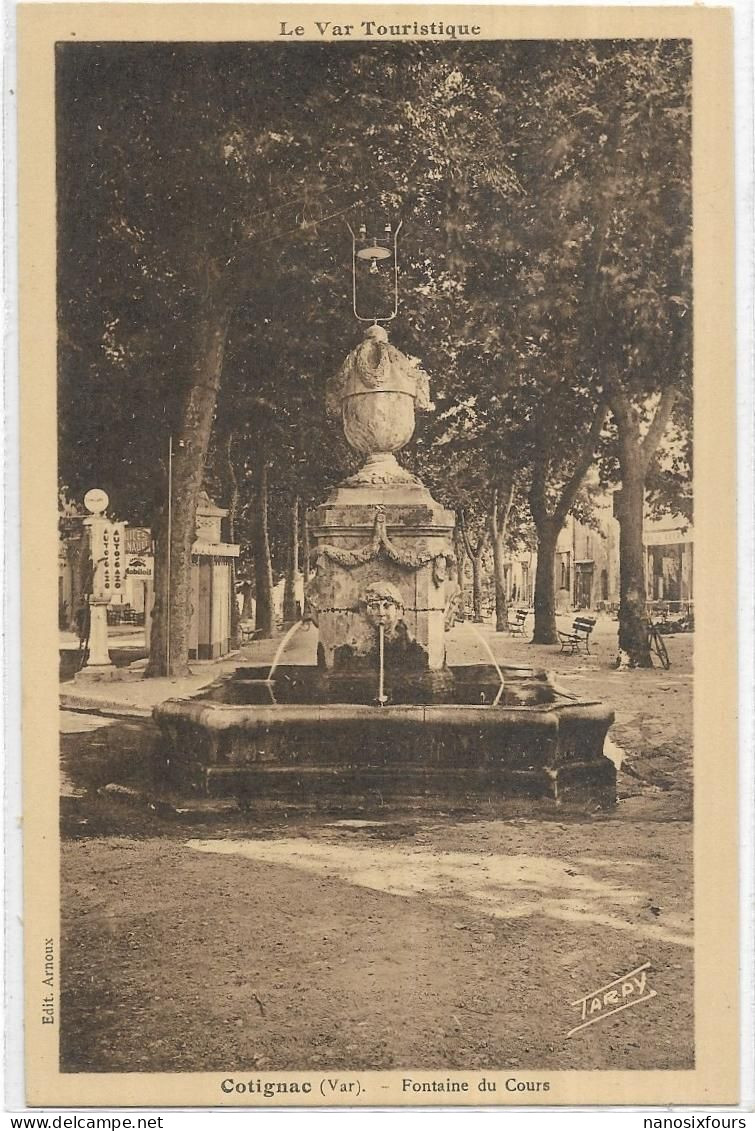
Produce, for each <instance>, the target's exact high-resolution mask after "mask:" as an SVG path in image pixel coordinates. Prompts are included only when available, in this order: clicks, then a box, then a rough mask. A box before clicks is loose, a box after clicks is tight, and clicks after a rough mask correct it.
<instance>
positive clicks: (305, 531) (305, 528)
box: [301, 507, 312, 588]
mask: <svg viewBox="0 0 755 1131" xmlns="http://www.w3.org/2000/svg"><path fill="white" fill-rule="evenodd" d="M301 540H302V547H301V550H302V563H301V568H302V574H303V577H304V586H305V588H306V586H307V585H308V584H309V577H310V563H309V556H310V554H311V552H312V551H311V549H310V545H309V515H308V513H307V508H306V507H302V517H301Z"/></svg>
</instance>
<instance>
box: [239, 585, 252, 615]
mask: <svg viewBox="0 0 755 1131" xmlns="http://www.w3.org/2000/svg"><path fill="white" fill-rule="evenodd" d="M241 592H242V593H243V595H244V603H243V605H242V606H241V619H242V620H251V619H252V616H253V615H254V589H253V587H252V584H251V582H250V581H245V582H244V583H243V585H242V586H241Z"/></svg>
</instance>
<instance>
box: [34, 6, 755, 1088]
mask: <svg viewBox="0 0 755 1131" xmlns="http://www.w3.org/2000/svg"><path fill="white" fill-rule="evenodd" d="M18 17H19V18H18V23H19V91H18V96H19V129H18V134H19V138H20V154H19V175H20V187H19V199H20V226H19V235H20V249H21V264H20V280H21V284H20V319H21V325H20V344H21V414H22V421H21V453H22V454H21V465H22V466H21V482H22V524H23V525H22V530H23V535H22V539H23V541H22V577H23V597H22V599H23V640H24V656H23V673H24V675H23V678H24V691H25V693H24V700H23V702H24V707H23V736H24V757H25V765H24V841H25V855H24V860H25V955H26V965H27V975H26V980H27V986H26V992H27V1025H26V1071H27V1100H28V1102H29V1103H30V1104H46V1105H54V1106H66V1105H94V1106H98V1107H102V1106H119V1105H139V1106H156V1105H161V1104H163V1105H168V1106H182V1105H210V1106H216V1105H217V1106H221V1105H230V1104H239V1105H248V1106H252V1105H254V1104H256V1105H257V1106H273V1105H274V1104H275V1105H276V1106H278V1105H279V1104H281V1103H282V1104H283V1105H285V1104H286V1103H288V1102H290V1101H287V1100H286V1099H285V1098H282V1101H281V1100H280V1099H279V1100H278V1101H271V1100H264V1099H263V1098H262V1097H259V1096H257V1097H248V1096H246V1097H245V1096H239V1097H236V1096H224V1095H223V1094H222V1092H221V1091H220V1081H221V1080H222V1079H223V1074H221V1073H206V1074H204V1073H203V1074H191V1073H182V1074H173V1075H171V1074H139V1075H138V1076H133V1075H132V1076H129V1075H125V1074H124V1075H110V1074H73V1075H72V1074H65V1075H61V1074H60V1073H59V1071H58V1032H59V1026H58V1025H57V1024H56V1025H49V1026H42V1025H40V1024H39V1022H38V1012H39V982H40V978H41V975H40V967H41V962H42V958H41V957H40V956H42V955H43V954H44V940H45V938H54V939H55V941H56V948H55V953H56V955H57V954H58V950H59V948H58V946H57V941H58V938H59V925H58V924H59V911H60V905H59V880H58V877H59V840H58V831H57V828H58V719H57V706H58V703H57V699H58V691H57V688H58V670H57V669H58V650H57V638H58V630H57V471H56V455H55V453H56V447H57V435H56V404H55V390H56V349H55V340H56V327H55V191H54V189H55V186H54V174H55V146H54V142H55V138H54V44H55V42H56V41H70V40H71V39H74V38H75V39H79V40H115V39H121V40H128V39H139V40H149V39H157V40H244V39H252V40H274V39H277V38H278V30H279V21H280V20H281V19H286V20H288V21H289V26H291V25H292V24H294V23H301V24H304V25H305V27H306V28H307V29H311V30H310V32H309V34H308V35H306V36H304V37H303V38H305V39H307V38H309V39H313V40H317V41H320V36H319V34H318V33H317V31H316V29H314V19H321V20H322V19H327V20H332V21H335V22H339V21H340V22H343V21H344V20H346V19H348V20H349V22H352V23H356V24H357V25H358V22H359V20H360V19H374V18H379V19H380V20H381V21H382V22H386V23H389V22H391V20H393V21H394V22H407V21H410V20H414V19H418V20H420V22H421V21H423V20H424V21H425V22H429V21H430V20H431V19H432V18H435V19H436V20H437V19H443V20H445V21H451V22H458V21H459V20H461V22H464V23H477V24H479V25H480V26H481V28H482V36H481V38H484V39H496V38H502V39H509V38H514V39H517V38H543V39H555V38H590V37H600V38H622V37H650V38H662V37H685V38H691V39H692V40H693V43H694V46H693V83H694V87H693V111H694V127H693V164H694V217H695V230H694V263H695V291H694V295H695V325H694V330H695V355H694V356H695V419H696V432H695V468H696V471H695V571H696V578H695V587H696V595H697V596H696V636H695V643H696V648H695V717H694V723H695V736H696V737H695V893H696V895H695V915H696V966H695V970H696V975H695V1016H696V1065H697V1067H696V1069H695V1070H694V1071H690V1072H671V1071H668V1072H667V1071H658V1072H620V1071H616V1072H560V1073H559V1072H550V1073H539V1074H538V1073H537V1072H529V1073H528V1074H527V1075H528V1078H530V1079H538V1078H540V1079H546V1078H547V1079H549V1080H550V1082H551V1087H550V1091H549V1092H548V1093H544V1094H540V1095H534V1094H532V1093H529V1094H528V1099H529V1101H530V1102H532V1103H541V1104H547V1105H557V1104H640V1103H645V1104H650V1103H652V1104H667V1103H676V1104H681V1103H686V1104H702V1103H716V1104H723V1103H735V1102H736V1101H737V1098H738V1089H739V1048H738V1046H739V1031H738V1010H739V1004H738V1003H739V996H738V983H737V969H738V958H739V935H738V908H737V901H738V859H737V851H738V848H737V846H738V834H737V727H736V712H737V683H736V670H735V665H736V628H737V626H736V582H735V579H736V549H735V513H736V512H735V501H736V494H735V492H736V481H735V466H736V464H735V395H734V256H733V236H734V232H733V215H734V188H733V97H732V95H733V89H732V88H733V80H732V37H731V31H732V18H731V13H730V11H728V10H723V9H715V10H714V9H708V10H706V9H701V8H699V7H696V8H694V9H693V8H644V9H638V8H634V9H633V8H581V9H577V8H523V7H507V8H501V7H467V6H464V8H462V9H454V8H453V7H450V6H449V7H437V6H433V7H432V8H429V7H423V6H420V5H405V6H403V5H402V6H401V7H400V8H399V7H396V6H389V5H385V6H383V5H380V6H379V7H378V6H376V5H369V6H364V7H360V6H359V5H354V6H349V7H348V8H346V7H343V6H339V7H334V6H332V5H331V6H327V5H324V6H323V7H316V6H314V5H312V6H307V7H302V6H298V7H297V6H296V5H290V6H289V5H280V6H258V5H245V6H241V5H239V6H236V7H235V6H233V5H216V4H213V5H207V6H203V5H200V4H197V5H193V6H188V5H159V4H132V5H126V4H107V5H100V4H87V5H78V4H59V5H42V4H34V5H21V6H20V7H19V9H18ZM354 38H358V37H357V36H354ZM323 42H327V41H323ZM371 42H378V40H376V39H374V38H373V39H372V40H371ZM722 577H727V578H729V579H730V586H729V588H728V590H727V591H725V592H724V591H722V589H721V585H720V579H721V578H722ZM32 688H33V699H32V698H31V697H30V695H29V694H28V693H29V691H31V689H32ZM55 985H56V989H55V993H56V998H57V996H58V994H59V971H58V970H57V969H56V975H55ZM544 992H547V987H544ZM57 1006H58V1003H57V1001H56V1014H58V1015H59V1009H58V1008H57ZM407 1067H408V1066H407ZM235 1075H236V1078H237V1079H239V1078H244V1077H243V1075H242V1074H239V1073H236V1074H235ZM248 1075H249V1076H250V1077H252V1076H256V1075H257V1073H256V1072H253V1071H250V1072H249V1074H248ZM340 1075H345V1074H344V1073H343V1072H341V1073H340ZM352 1075H353V1076H354V1077H358V1078H359V1080H360V1081H361V1084H362V1088H363V1091H362V1095H361V1096H360V1098H359V1100H358V1101H357V1102H358V1103H362V1104H365V1105H376V1104H388V1103H392V1104H402V1105H403V1104H407V1103H408V1102H412V1101H411V1100H408V1099H407V1098H406V1097H404V1096H403V1095H402V1093H401V1091H400V1080H401V1075H402V1073H395V1072H394V1073H392V1072H359V1073H353V1074H352ZM411 1075H412V1077H413V1078H414V1079H416V1080H422V1079H431V1078H432V1077H433V1076H436V1077H442V1078H445V1077H450V1078H452V1079H454V1078H456V1079H462V1078H464V1079H468V1080H469V1081H470V1093H469V1096H468V1097H466V1096H443V1095H438V1097H437V1102H438V1103H439V1104H447V1105H450V1104H453V1103H454V1102H457V1103H458V1102H461V1103H467V1104H470V1103H471V1104H479V1103H481V1102H485V1100H484V1097H483V1096H482V1095H481V1094H480V1093H478V1092H477V1090H476V1082H477V1081H478V1080H479V1079H480V1076H481V1073H479V1072H469V1073H463V1072H445V1071H441V1072H438V1073H435V1074H432V1073H426V1072H425V1073H422V1072H412V1073H411ZM488 1075H490V1073H488ZM276 1078H280V1079H289V1080H290V1079H294V1078H296V1079H297V1080H299V1081H303V1080H305V1079H308V1080H311V1081H312V1082H313V1085H314V1086H313V1092H312V1095H311V1098H310V1100H308V1102H309V1103H311V1104H312V1105H315V1104H321V1105H325V1104H326V1102H327V1104H328V1105H330V1106H333V1103H334V1101H333V1100H332V1099H328V1100H327V1101H326V1100H325V1099H324V1098H323V1097H322V1096H321V1095H320V1093H319V1091H318V1086H319V1081H320V1079H321V1078H322V1077H321V1074H318V1073H301V1074H297V1075H296V1076H295V1077H294V1074H291V1073H280V1074H276V1073H268V1074H267V1075H266V1076H265V1079H269V1080H274V1079H276ZM507 1098H509V1099H510V1102H511V1103H512V1104H516V1103H517V1102H519V1103H520V1102H521V1100H519V1098H518V1096H517V1094H516V1093H512V1094H511V1095H510V1096H507V1095H506V1094H505V1093H503V1094H502V1092H501V1091H500V1090H499V1091H498V1092H497V1093H496V1094H495V1097H489V1099H488V1102H493V1101H494V1102H495V1103H496V1104H500V1103H501V1102H502V1101H503V1102H505V1100H506V1099H507ZM346 1102H348V1103H353V1102H354V1101H353V1100H352V1099H347V1100H346ZM413 1102H414V1103H417V1104H420V1103H421V1104H423V1105H425V1106H426V1105H427V1103H428V1096H426V1095H425V1096H417V1097H414V1101H413Z"/></svg>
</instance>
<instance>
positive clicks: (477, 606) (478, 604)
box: [472, 546, 485, 624]
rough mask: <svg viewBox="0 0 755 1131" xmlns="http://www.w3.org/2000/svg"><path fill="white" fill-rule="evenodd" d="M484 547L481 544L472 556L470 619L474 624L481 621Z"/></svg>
mask: <svg viewBox="0 0 755 1131" xmlns="http://www.w3.org/2000/svg"><path fill="white" fill-rule="evenodd" d="M484 553H485V547H484V546H481V547H480V548H479V550H478V551H477V553H476V554H474V555H473V557H472V619H473V620H474V622H475V624H480V623H481V622H482V557H483V554H484Z"/></svg>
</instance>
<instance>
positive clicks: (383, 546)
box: [308, 486, 458, 670]
mask: <svg viewBox="0 0 755 1131" xmlns="http://www.w3.org/2000/svg"><path fill="white" fill-rule="evenodd" d="M376 497H377V498H378V499H379V500H380V501H379V502H377V505H376ZM453 524H454V516H453V513H452V512H451V511H448V510H446V509H445V508H444V507H441V506H440V505H439V504H438V503H436V502H435V501H434V500H433V499H432V498H431V496H430V494H429V492H427V491H426V490H425V489H424V488H421V487H420V488H416V487H411V488H408V487H403V486H402V487H397V488H393V489H383V490H380V491H376V490H375V489H372V490H369V491H368V490H365V489H362V488H359V487H348V486H347V487H341V488H339V489H338V490H337V491H336V492H335V493H334V495H333V496H332V497H331V499H330V500H328V502H327V503H324V504H323V505H322V506H320V507H318V508H317V510H316V511H315V512H314V515H313V519H312V534H313V537H314V539H315V542H316V546H317V574H316V576H315V579H314V581H313V583H312V585H311V586H310V589H309V591H308V598H309V602H310V609H311V615H312V616H313V618H314V619H316V621H317V625H318V628H319V634H320V643H319V649H318V662H319V663H320V665H321V666H322V667H325V668H327V669H336V670H338V669H341V670H348V669H350V668H351V669H354V668H356V669H359V668H362V667H365V666H370V667H372V668H373V669H374V668H375V666H376V665H375V662H374V660H375V657H376V649H377V635H376V624H377V623H378V620H377V619H376V614H375V612H374V609H373V610H372V611H371V608H370V606H371V605H373V606H374V601H371V600H370V598H371V597H373V595H376V596H377V599H378V600H379V599H380V591H381V589H382V590H383V591H384V593H383V599H384V600H385V602H386V604H393V605H394V606H395V607H396V608H395V611H394V612H393V613H392V615H390V616H389V617H388V619H389V620H390V623H389V624H386V649H387V651H386V655H387V658H388V662H389V663H390V664H391V666H393V667H395V666H398V667H401V668H404V669H407V670H422V669H428V668H429V669H431V670H436V669H439V668H442V667H444V665H445V660H446V646H445V626H446V619H447V617H448V616H449V613H450V609H451V607H452V603H453V599H454V597H455V595H456V593H457V591H458V585H457V582H456V578H455V573H454V571H455V565H456V563H455V559H454V557H453V554H452V553H451V535H452V532H453ZM388 586H390V587H393V589H394V590H395V591H396V592H394V593H391V589H390V588H388ZM399 600H400V604H399Z"/></svg>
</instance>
